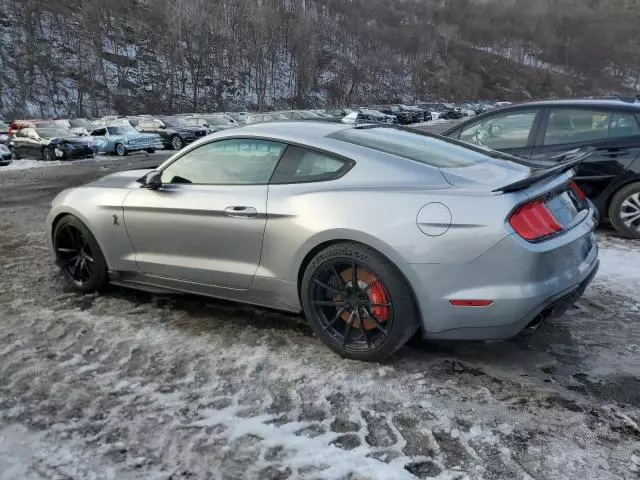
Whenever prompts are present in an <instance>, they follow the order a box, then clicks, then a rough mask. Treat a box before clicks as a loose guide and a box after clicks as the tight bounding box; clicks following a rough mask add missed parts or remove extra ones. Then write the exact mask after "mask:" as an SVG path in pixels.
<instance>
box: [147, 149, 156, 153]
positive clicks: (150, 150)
mask: <svg viewBox="0 0 640 480" xmlns="http://www.w3.org/2000/svg"><path fill="white" fill-rule="evenodd" d="M147 153H148V154H150V155H151V154H152V153H156V149H155V148H147Z"/></svg>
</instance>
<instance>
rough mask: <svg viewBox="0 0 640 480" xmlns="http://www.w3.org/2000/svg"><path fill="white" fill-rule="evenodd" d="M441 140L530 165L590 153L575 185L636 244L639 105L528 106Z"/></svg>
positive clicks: (480, 119)
mask: <svg viewBox="0 0 640 480" xmlns="http://www.w3.org/2000/svg"><path fill="white" fill-rule="evenodd" d="M443 135H445V136H448V137H452V138H458V139H460V140H463V141H465V142H469V143H474V144H476V145H480V146H485V147H488V148H492V149H494V150H500V151H503V152H506V153H510V154H513V155H518V156H520V157H525V158H529V159H532V160H537V159H548V158H550V157H554V156H558V155H560V154H562V153H564V152H567V151H569V150H573V149H576V148H581V147H594V148H595V153H594V154H593V155H592V156H591V157H589V158H587V159H586V160H585V161H584V162H582V163H581V164H580V165H579V166H578V168H577V175H576V181H577V183H578V185H579V186H580V187H581V188H582V190H583V191H584V193H585V194H586V195H587V196H588V197H589V198H590V199H591V200H592V201H593V202H594V204H595V205H596V207H597V208H598V210H599V211H600V216H601V218H603V219H608V220H609V221H610V222H611V224H612V225H613V227H614V228H615V229H616V230H617V231H618V232H619V233H620V234H622V235H624V236H627V237H632V238H640V104H633V103H628V102H623V101H617V100H554V101H545V102H528V103H521V104H517V105H510V106H507V107H503V108H500V109H498V110H493V111H491V112H488V113H485V114H482V115H479V116H477V117H473V118H472V119H469V120H467V121H466V122H463V123H461V124H458V125H456V126H455V127H453V128H450V129H449V130H446V131H445V132H444V133H443Z"/></svg>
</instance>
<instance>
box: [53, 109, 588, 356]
mask: <svg viewBox="0 0 640 480" xmlns="http://www.w3.org/2000/svg"><path fill="white" fill-rule="evenodd" d="M585 155H586V154H580V153H579V152H577V153H574V154H573V155H567V158H565V160H564V161H558V162H554V163H553V164H552V165H553V166H550V165H551V163H550V162H547V163H545V162H541V161H538V162H533V161H526V160H522V159H519V158H517V157H512V156H509V155H506V154H502V153H498V152H495V151H493V150H488V149H482V148H479V147H475V146H472V145H469V144H466V143H462V142H460V141H457V140H452V139H446V138H443V137H437V136H432V135H426V134H419V133H411V132H408V131H406V130H403V129H402V128H397V127H384V126H379V125H356V126H349V125H343V124H336V123H324V122H309V121H305V122H274V123H263V124H253V125H248V126H244V127H239V128H236V129H230V130H224V131H221V132H218V133H214V134H212V135H209V136H207V137H205V138H202V139H201V140H199V141H197V142H195V143H193V144H192V145H190V146H189V147H187V148H185V149H184V150H182V151H180V152H177V153H176V154H174V155H173V156H172V157H171V158H169V159H168V160H167V161H166V162H165V163H163V164H162V165H161V166H159V167H158V168H156V169H154V170H134V171H125V172H119V173H115V174H112V175H109V176H107V177H104V178H103V179H101V180H98V181H96V182H93V183H90V184H88V185H85V186H83V187H79V188H73V189H70V190H66V191H64V192H62V193H60V194H59V195H58V196H57V197H56V198H55V200H54V201H53V203H52V208H51V212H50V214H49V216H48V219H47V226H48V238H49V241H50V247H51V249H52V252H53V255H54V257H55V261H56V262H57V264H58V265H59V266H60V268H61V269H62V271H63V272H64V275H65V276H66V277H67V278H68V280H69V281H70V282H71V283H72V284H73V285H74V286H75V287H76V288H77V289H78V290H80V291H95V290H99V289H101V288H102V287H104V286H105V285H106V284H107V283H112V284H115V285H120V286H127V287H131V288H137V289H142V290H148V291H151V292H162V293H167V292H188V293H195V294H201V295H206V296H210V297H217V298H224V299H229V300H235V301H240V302H245V303H250V304H255V305H262V306H267V307H270V308H276V309H281V310H286V311H291V312H301V311H303V312H304V314H305V315H306V317H307V319H308V320H309V322H310V323H311V326H312V327H313V329H314V331H315V333H316V334H317V336H318V337H319V338H320V340H322V341H323V342H324V343H325V344H326V345H327V346H328V347H330V348H331V349H333V350H334V351H336V352H338V353H339V354H340V355H343V356H347V357H351V358H356V359H360V360H372V361H377V360H381V359H383V358H385V357H387V356H388V355H390V354H392V353H393V352H395V351H396V350H397V349H398V348H400V347H401V346H402V345H403V344H404V343H405V342H406V341H407V339H409V338H410V337H411V336H412V335H414V334H415V333H416V332H417V331H420V332H421V334H422V336H424V337H426V338H434V339H474V340H477V339H503V338H508V337H511V336H513V335H515V334H517V333H518V332H519V331H520V330H522V329H523V328H525V327H527V326H530V325H537V324H539V323H540V322H541V321H542V320H543V319H545V318H547V317H550V316H553V315H557V314H559V313H561V312H562V311H563V310H565V309H566V308H567V307H568V306H569V305H571V303H573V302H574V301H575V299H577V298H578V297H579V296H580V295H581V294H582V292H583V291H584V289H585V288H586V286H587V284H588V283H589V282H590V281H591V279H592V278H593V276H594V275H595V273H596V270H597V267H598V248H597V245H596V241H595V236H594V234H593V229H594V227H595V224H596V219H595V218H594V212H595V211H594V207H593V205H592V204H591V203H590V202H589V200H587V199H586V198H585V196H584V194H583V193H582V191H581V190H580V189H579V187H577V185H576V184H575V183H574V181H573V178H574V171H573V168H574V167H575V166H576V165H577V164H578V162H580V161H581V160H583V159H584V157H585Z"/></svg>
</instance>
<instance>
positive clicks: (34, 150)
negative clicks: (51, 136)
mask: <svg viewBox="0 0 640 480" xmlns="http://www.w3.org/2000/svg"><path fill="white" fill-rule="evenodd" d="M20 133H21V134H22V135H20V140H21V142H20V153H19V155H20V156H22V157H29V158H38V159H39V158H42V156H41V155H40V150H41V144H40V137H39V136H38V134H37V132H36V130H35V129H34V128H23V129H22V130H20Z"/></svg>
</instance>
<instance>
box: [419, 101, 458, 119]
mask: <svg viewBox="0 0 640 480" xmlns="http://www.w3.org/2000/svg"><path fill="white" fill-rule="evenodd" d="M418 107H420V108H424V109H425V110H432V111H434V112H438V113H439V114H440V117H439V118H442V119H444V120H459V119H461V118H463V117H464V115H463V114H462V112H461V111H460V110H456V109H455V107H450V106H448V105H446V104H444V103H418Z"/></svg>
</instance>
